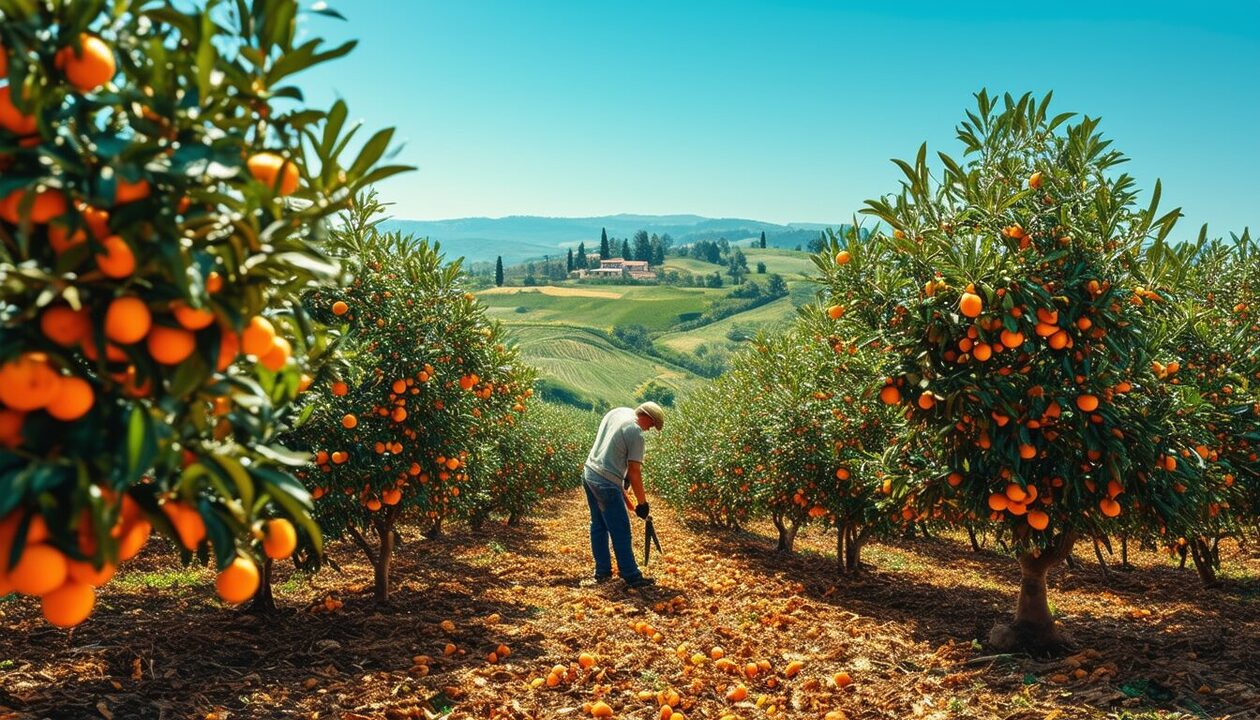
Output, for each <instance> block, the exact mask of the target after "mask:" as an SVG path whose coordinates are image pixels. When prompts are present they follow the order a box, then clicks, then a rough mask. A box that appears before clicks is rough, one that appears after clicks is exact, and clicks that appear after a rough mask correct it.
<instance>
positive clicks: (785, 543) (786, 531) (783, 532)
mask: <svg viewBox="0 0 1260 720" xmlns="http://www.w3.org/2000/svg"><path fill="white" fill-rule="evenodd" d="M771 519H772V520H773V521H774V529H775V530H778V531H779V542H778V544H777V545H776V546H775V548H774V550H775V552H781V553H788V554H789V555H790V554H791V553H792V549H793V546H794V545H795V544H796V533H797V532H798V531H799V530H800V529H801V521H800V519H799V518H792V519H791V521H788V520H787V518H785V517H784V516H783V514H782V513H778V512H776V513H774V514H773V515H772V516H771Z"/></svg>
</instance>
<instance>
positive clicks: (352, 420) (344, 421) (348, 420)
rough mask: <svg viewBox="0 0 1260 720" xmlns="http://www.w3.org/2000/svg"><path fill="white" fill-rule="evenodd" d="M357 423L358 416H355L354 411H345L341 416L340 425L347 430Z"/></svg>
mask: <svg viewBox="0 0 1260 720" xmlns="http://www.w3.org/2000/svg"><path fill="white" fill-rule="evenodd" d="M358 424H359V418H357V417H355V416H354V413H346V414H345V415H344V416H342V418H341V426H342V427H344V428H345V429H347V430H350V429H352V428H354V427H355V426H356V425H358Z"/></svg>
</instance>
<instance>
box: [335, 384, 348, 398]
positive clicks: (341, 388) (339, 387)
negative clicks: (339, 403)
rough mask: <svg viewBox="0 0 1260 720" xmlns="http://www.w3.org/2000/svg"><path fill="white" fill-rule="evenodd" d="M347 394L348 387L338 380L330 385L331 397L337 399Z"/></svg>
mask: <svg viewBox="0 0 1260 720" xmlns="http://www.w3.org/2000/svg"><path fill="white" fill-rule="evenodd" d="M348 392H350V388H349V386H347V385H346V384H345V383H343V382H341V381H340V380H338V381H336V382H334V383H333V384H332V394H333V395H335V396H337V397H342V396H344V395H345V394H346V393H348Z"/></svg>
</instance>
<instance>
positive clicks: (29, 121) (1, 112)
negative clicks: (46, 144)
mask: <svg viewBox="0 0 1260 720" xmlns="http://www.w3.org/2000/svg"><path fill="white" fill-rule="evenodd" d="M10 89H11V88H10V86H8V85H5V86H4V87H0V127H3V128H4V129H6V130H8V131H9V132H11V133H13V134H14V135H30V134H31V133H33V132H35V129H36V128H37V127H38V124H37V123H36V122H35V116H34V115H27V114H26V113H24V112H22V111H21V110H18V109H17V106H16V105H14V104H13V98H11V97H10V96H9V91H10ZM6 219H7V218H6Z"/></svg>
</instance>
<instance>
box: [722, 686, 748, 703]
mask: <svg viewBox="0 0 1260 720" xmlns="http://www.w3.org/2000/svg"><path fill="white" fill-rule="evenodd" d="M747 697H748V688H746V687H744V686H743V685H736V686H735V687H733V688H731V689H730V690H727V691H726V699H727V701H729V702H741V701H743V700H745V699H747Z"/></svg>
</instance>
